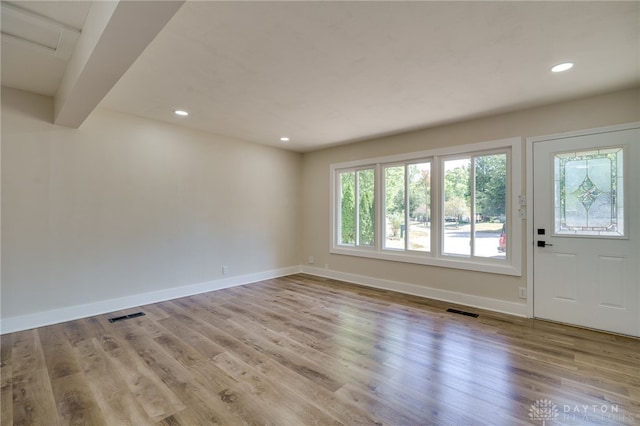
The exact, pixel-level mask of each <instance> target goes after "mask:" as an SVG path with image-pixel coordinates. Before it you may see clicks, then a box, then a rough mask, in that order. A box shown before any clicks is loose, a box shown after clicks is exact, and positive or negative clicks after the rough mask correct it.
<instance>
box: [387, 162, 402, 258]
mask: <svg viewBox="0 0 640 426" xmlns="http://www.w3.org/2000/svg"><path fill="white" fill-rule="evenodd" d="M404 169H405V168H404V165H403V166H393V167H386V168H385V169H384V211H385V219H386V226H385V235H384V248H386V249H401V250H404V239H405V184H404Z"/></svg>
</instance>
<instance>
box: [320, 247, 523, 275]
mask: <svg viewBox="0 0 640 426" xmlns="http://www.w3.org/2000/svg"><path fill="white" fill-rule="evenodd" d="M329 252H330V253H332V254H339V255H345V256H357V257H366V258H369V259H378V260H388V261H393V262H403V263H413V264H418V265H428V266H438V267H443V268H453V269H463V270H467V271H477V272H487V273H492V274H502V275H513V276H522V271H521V268H520V267H519V266H514V265H512V264H509V263H507V262H505V261H500V260H495V261H492V260H491V259H482V260H481V259H480V258H475V259H471V258H465V257H454V256H446V257H444V256H440V257H435V256H433V254H432V253H425V255H412V254H410V253H405V252H403V253H394V252H391V251H389V252H388V251H377V250H375V249H374V248H370V249H367V248H350V247H332V248H331V250H329ZM476 259H477V260H476Z"/></svg>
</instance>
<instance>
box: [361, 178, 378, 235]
mask: <svg viewBox="0 0 640 426" xmlns="http://www.w3.org/2000/svg"><path fill="white" fill-rule="evenodd" d="M374 200H375V196H374V172H373V169H366V170H359V171H358V245H360V246H373V244H374V235H375V233H374V229H375V223H374V217H375V214H374V211H375V202H374Z"/></svg>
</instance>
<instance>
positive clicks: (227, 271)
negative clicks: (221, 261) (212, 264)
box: [222, 265, 229, 275]
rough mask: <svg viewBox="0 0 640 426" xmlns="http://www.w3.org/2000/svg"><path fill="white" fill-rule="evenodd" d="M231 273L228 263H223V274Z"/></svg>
mask: <svg viewBox="0 0 640 426" xmlns="http://www.w3.org/2000/svg"><path fill="white" fill-rule="evenodd" d="M228 273H229V267H228V266H227V265H222V275H227V274H228Z"/></svg>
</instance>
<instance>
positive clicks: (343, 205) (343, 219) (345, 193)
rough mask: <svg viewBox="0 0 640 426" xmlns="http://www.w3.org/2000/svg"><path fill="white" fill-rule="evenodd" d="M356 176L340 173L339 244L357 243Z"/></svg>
mask: <svg viewBox="0 0 640 426" xmlns="http://www.w3.org/2000/svg"><path fill="white" fill-rule="evenodd" d="M355 188H356V174H355V173H354V172H344V173H340V230H339V232H338V237H339V241H338V244H351V245H353V244H355V242H356V198H355Z"/></svg>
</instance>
